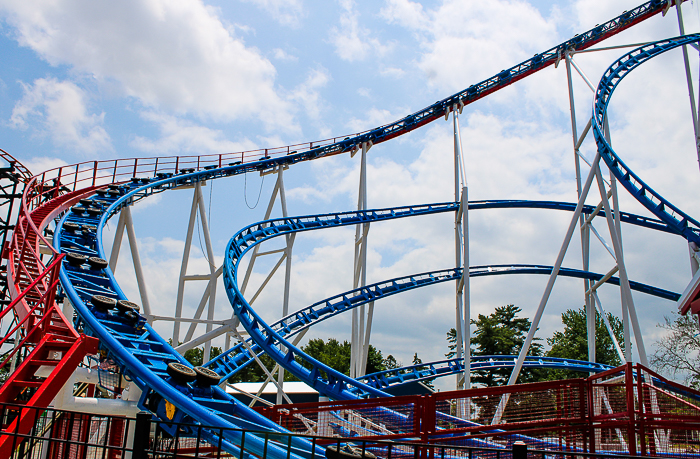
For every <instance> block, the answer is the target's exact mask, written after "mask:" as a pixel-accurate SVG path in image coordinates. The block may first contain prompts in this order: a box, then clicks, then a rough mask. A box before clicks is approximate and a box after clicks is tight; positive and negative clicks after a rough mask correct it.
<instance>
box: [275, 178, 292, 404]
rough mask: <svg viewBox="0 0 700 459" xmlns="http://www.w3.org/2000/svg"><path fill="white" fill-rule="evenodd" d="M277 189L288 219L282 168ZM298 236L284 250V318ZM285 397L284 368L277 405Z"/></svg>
mask: <svg viewBox="0 0 700 459" xmlns="http://www.w3.org/2000/svg"><path fill="white" fill-rule="evenodd" d="M277 189H278V190H279V197H280V206H281V207H282V216H283V217H284V218H287V217H288V216H289V214H288V212H287V195H286V193H285V191H284V168H283V167H282V166H278V167H277ZM295 236H296V234H294V233H293V234H287V235H286V236H285V241H286V243H287V245H286V247H285V249H284V256H285V266H284V293H283V296H282V317H286V316H287V314H289V289H290V287H291V277H292V247H293V246H294V238H295ZM284 396H285V393H284V368H282V367H280V369H279V373H278V374H277V404H278V405H280V404H281V403H282V399H283V397H284Z"/></svg>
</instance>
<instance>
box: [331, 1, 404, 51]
mask: <svg viewBox="0 0 700 459" xmlns="http://www.w3.org/2000/svg"><path fill="white" fill-rule="evenodd" d="M339 2H340V6H341V8H342V9H343V13H342V14H341V15H340V27H333V28H332V29H331V31H330V42H331V43H332V44H333V45H334V46H335V52H336V54H337V55H338V56H339V57H340V58H341V59H343V60H346V61H349V62H354V61H361V60H364V59H365V58H367V57H368V56H369V55H370V53H372V54H376V55H378V56H383V55H384V54H386V53H387V52H389V51H391V49H392V48H393V46H394V45H393V43H388V44H383V43H381V42H380V41H379V40H377V39H376V38H373V37H372V36H371V32H370V30H369V29H367V28H365V27H362V26H361V25H360V15H359V13H358V12H357V11H356V10H355V2H354V1H353V0H339Z"/></svg>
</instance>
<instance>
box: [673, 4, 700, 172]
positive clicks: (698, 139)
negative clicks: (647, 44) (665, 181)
mask: <svg viewBox="0 0 700 459" xmlns="http://www.w3.org/2000/svg"><path fill="white" fill-rule="evenodd" d="M682 3H683V2H682V0H676V13H677V15H678V29H679V31H680V33H681V35H685V27H684V25H683V12H682V11H681V4H682ZM683 62H684V63H685V77H686V80H687V83H688V97H689V98H690V114H691V116H692V119H693V132H694V133H695V149H696V151H697V155H698V165H699V166H700V129H699V126H698V111H697V106H696V104H695V91H694V90H693V77H692V74H691V71H690V60H689V59H688V46H687V45H683Z"/></svg>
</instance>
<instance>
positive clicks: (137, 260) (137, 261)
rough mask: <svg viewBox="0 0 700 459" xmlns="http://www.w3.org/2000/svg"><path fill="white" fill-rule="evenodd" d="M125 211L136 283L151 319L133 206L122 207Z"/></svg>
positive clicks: (145, 314) (146, 313)
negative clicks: (132, 210)
mask: <svg viewBox="0 0 700 459" xmlns="http://www.w3.org/2000/svg"><path fill="white" fill-rule="evenodd" d="M122 212H124V215H125V216H124V224H125V226H126V235H127V237H128V239H129V248H130V249H131V259H132V261H133V263H134V272H135V274H136V284H137V285H138V287H139V295H140V296H141V306H142V307H143V314H144V316H145V317H146V319H148V320H149V321H150V317H151V315H152V314H151V304H150V302H149V301H148V291H147V290H146V281H145V279H144V278H143V269H142V268H141V257H140V256H139V248H138V245H137V243H136V232H135V231H134V219H133V218H132V217H131V207H129V206H127V207H124V209H122Z"/></svg>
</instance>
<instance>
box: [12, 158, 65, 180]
mask: <svg viewBox="0 0 700 459" xmlns="http://www.w3.org/2000/svg"><path fill="white" fill-rule="evenodd" d="M22 164H24V166H25V167H26V168H27V169H29V171H30V172H31V173H32V174H40V173H42V172H45V171H49V170H52V169H56V168H58V167H61V166H65V165H66V164H67V163H66V162H65V161H64V160H63V159H61V158H52V157H50V156H35V157H33V158H30V159H23V160H22ZM48 176H49V177H52V176H55V174H49V175H48Z"/></svg>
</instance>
